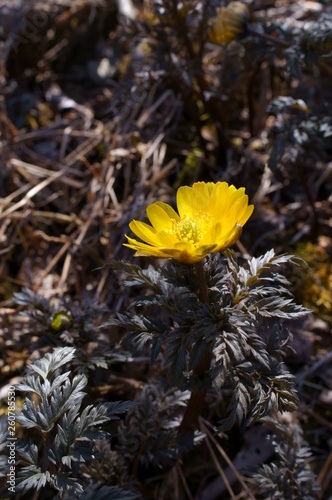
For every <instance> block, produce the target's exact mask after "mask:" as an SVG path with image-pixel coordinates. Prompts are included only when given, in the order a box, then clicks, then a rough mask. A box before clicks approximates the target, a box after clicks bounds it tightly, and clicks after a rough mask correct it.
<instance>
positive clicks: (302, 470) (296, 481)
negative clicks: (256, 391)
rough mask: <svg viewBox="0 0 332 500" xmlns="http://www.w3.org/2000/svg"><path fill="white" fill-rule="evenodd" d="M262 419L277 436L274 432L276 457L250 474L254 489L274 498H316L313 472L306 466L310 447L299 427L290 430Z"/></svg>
mask: <svg viewBox="0 0 332 500" xmlns="http://www.w3.org/2000/svg"><path fill="white" fill-rule="evenodd" d="M266 423H267V424H268V425H269V426H271V425H272V426H274V427H276V429H275V432H276V433H277V435H278V437H276V436H275V437H274V439H273V440H272V443H273V445H274V448H275V453H276V457H277V460H276V461H274V462H273V463H271V464H269V465H266V464H264V465H263V466H262V467H261V468H260V469H259V471H258V472H257V473H256V474H254V475H253V480H254V482H255V483H256V485H257V488H258V492H259V493H260V494H262V495H264V496H263V498H276V499H277V500H292V499H294V498H301V499H305V500H316V499H318V498H320V495H319V492H320V487H319V485H318V483H317V482H316V476H315V475H314V473H313V472H312V471H311V470H310V469H309V468H308V460H309V459H310V457H311V450H310V448H309V447H308V445H307V444H306V443H305V442H304V440H303V436H302V430H301V429H300V427H299V426H295V427H294V428H292V429H291V432H290V429H289V428H288V427H286V426H285V425H284V424H280V423H278V422H276V421H275V420H274V421H273V420H271V419H267V420H266Z"/></svg>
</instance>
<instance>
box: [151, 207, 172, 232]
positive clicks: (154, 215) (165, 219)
mask: <svg viewBox="0 0 332 500" xmlns="http://www.w3.org/2000/svg"><path fill="white" fill-rule="evenodd" d="M169 208H171V207H169ZM146 213H147V215H148V217H149V220H150V222H151V224H152V226H153V227H154V228H155V229H156V230H157V231H162V230H167V229H171V228H172V219H171V218H170V216H169V215H168V213H167V212H166V211H165V210H164V207H163V206H160V203H158V202H156V203H152V205H149V206H148V208H147V209H146Z"/></svg>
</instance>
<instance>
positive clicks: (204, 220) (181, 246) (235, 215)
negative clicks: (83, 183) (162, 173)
mask: <svg viewBox="0 0 332 500" xmlns="http://www.w3.org/2000/svg"><path fill="white" fill-rule="evenodd" d="M176 198H177V208H178V212H179V214H177V213H176V212H175V210H173V208H172V207H171V206H170V205H167V204H166V203H162V202H160V201H156V202H155V203H152V204H151V205H149V206H148V207H147V209H146V212H147V215H148V218H149V220H150V222H151V226H150V225H149V224H146V223H145V222H140V221H136V220H133V221H132V222H131V223H130V224H129V227H130V229H131V230H132V232H133V233H134V234H135V235H136V236H138V237H139V238H141V240H143V241H144V242H145V243H142V242H140V241H137V240H134V239H133V238H129V237H128V236H127V235H126V238H127V240H128V243H126V244H125V246H127V247H129V248H132V249H133V250H136V253H135V256H153V257H158V258H172V259H175V260H177V261H179V262H182V263H184V264H193V263H195V262H199V261H200V260H202V259H204V257H205V256H206V255H207V254H208V253H216V252H220V251H221V250H224V249H225V248H228V247H230V246H231V245H233V244H234V243H235V242H236V241H237V240H238V239H239V237H240V236H241V232H242V226H243V225H244V224H245V223H246V222H247V220H248V219H249V217H250V215H251V214H252V212H253V210H254V206H253V205H249V206H248V196H247V195H246V194H245V188H240V189H236V188H235V187H234V186H229V185H228V184H227V182H217V183H216V184H214V183H213V182H208V183H205V182H196V183H195V184H194V185H193V187H192V188H190V187H188V186H183V187H180V188H179V189H178V191H177V196H176Z"/></svg>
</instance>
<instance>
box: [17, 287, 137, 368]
mask: <svg viewBox="0 0 332 500" xmlns="http://www.w3.org/2000/svg"><path fill="white" fill-rule="evenodd" d="M14 301H15V303H16V304H17V305H19V306H22V309H21V311H20V314H21V315H23V316H24V317H25V318H27V320H28V322H27V328H28V331H27V332H26V333H30V332H31V334H33V335H34V336H36V335H37V336H38V337H39V342H38V343H39V345H40V346H43V347H44V345H45V344H47V345H49V344H51V345H53V346H59V345H61V346H63V345H67V346H72V347H75V348H76V354H75V357H74V359H73V360H72V365H73V368H74V369H75V371H76V372H78V373H84V374H87V373H88V371H89V370H95V369H97V368H104V369H107V368H108V367H109V366H110V365H111V364H112V363H115V362H122V361H125V360H126V359H128V353H126V352H124V351H123V350H120V349H119V348H118V346H112V347H110V346H109V345H108V344H107V343H106V341H105V339H104V338H103V336H102V335H101V333H102V332H101V330H100V329H98V326H99V325H100V321H101V318H103V316H105V315H106V314H109V310H108V308H107V307H106V306H104V305H101V304H97V303H95V302H94V301H92V302H88V301H87V300H85V301H83V303H82V304H81V305H80V306H79V305H78V304H75V303H74V302H73V301H71V300H69V299H62V300H59V301H58V302H57V303H55V302H51V301H49V300H48V299H45V298H44V297H41V296H40V295H38V294H36V293H34V292H33V291H32V290H30V289H29V288H23V289H22V291H21V292H19V293H16V294H14ZM34 347H36V344H34Z"/></svg>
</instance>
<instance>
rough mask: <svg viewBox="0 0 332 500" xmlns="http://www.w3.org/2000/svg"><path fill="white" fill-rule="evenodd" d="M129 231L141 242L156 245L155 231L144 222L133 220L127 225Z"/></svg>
mask: <svg viewBox="0 0 332 500" xmlns="http://www.w3.org/2000/svg"><path fill="white" fill-rule="evenodd" d="M129 227H130V229H131V230H132V232H133V233H134V234H135V235H136V236H138V237H139V238H141V240H143V241H145V242H146V243H150V244H151V245H153V244H155V243H156V233H157V232H156V230H155V229H154V228H153V227H151V226H149V224H145V222H141V221H137V220H133V221H131V223H130V224H129Z"/></svg>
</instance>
